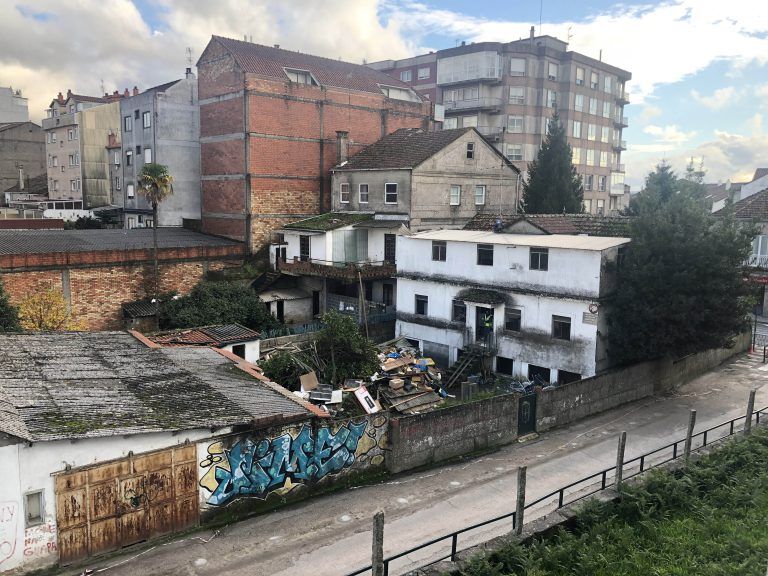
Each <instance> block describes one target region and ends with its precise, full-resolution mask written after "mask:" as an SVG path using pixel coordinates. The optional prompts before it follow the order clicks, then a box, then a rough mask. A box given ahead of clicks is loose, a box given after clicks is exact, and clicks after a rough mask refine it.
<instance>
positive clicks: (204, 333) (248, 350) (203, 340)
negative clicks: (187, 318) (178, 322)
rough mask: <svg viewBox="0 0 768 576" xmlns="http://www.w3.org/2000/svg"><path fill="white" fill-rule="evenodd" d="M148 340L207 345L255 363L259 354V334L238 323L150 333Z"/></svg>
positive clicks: (163, 344) (162, 343) (169, 343)
mask: <svg viewBox="0 0 768 576" xmlns="http://www.w3.org/2000/svg"><path fill="white" fill-rule="evenodd" d="M147 338H148V339H149V340H151V341H152V342H154V343H155V344H159V345H160V346H167V347H178V346H209V347H211V348H218V349H220V350H226V351H228V352H231V353H232V354H234V355H235V356H239V357H240V358H242V359H243V360H247V361H248V362H252V363H255V362H257V361H258V359H259V355H260V342H261V336H260V335H259V333H258V332H256V331H254V330H251V329H250V328H246V327H245V326H241V325H240V324H217V325H215V326H200V327H198V328H183V329H181V330H169V331H167V332H160V333H157V334H151V335H149V336H148V337H147Z"/></svg>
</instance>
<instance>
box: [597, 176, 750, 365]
mask: <svg viewBox="0 0 768 576" xmlns="http://www.w3.org/2000/svg"><path fill="white" fill-rule="evenodd" d="M692 177H693V176H692ZM701 190H702V185H701V183H700V182H697V181H696V180H688V179H686V178H683V179H678V178H677V176H676V175H675V173H674V172H673V171H672V170H671V169H670V167H669V166H668V165H666V164H660V165H659V166H657V168H656V171H655V172H652V173H651V174H649V175H648V177H647V179H646V187H645V190H644V191H643V192H642V193H641V194H639V195H638V197H637V198H635V199H633V201H632V204H631V205H630V213H631V214H632V215H633V216H634V218H633V220H632V223H631V225H630V226H631V236H632V242H631V243H630V244H629V246H628V248H627V252H626V257H625V258H624V261H623V262H622V263H621V265H620V266H619V270H618V289H617V291H616V296H615V301H614V302H613V310H614V311H615V313H614V314H613V315H612V316H611V317H610V321H611V322H610V326H611V330H610V332H609V353H610V355H611V357H612V358H613V359H614V360H615V361H617V362H621V363H629V362H636V361H642V360H648V359H654V358H661V357H671V358H679V357H682V356H685V355H688V354H693V353H695V352H700V351H703V350H709V349H713V348H722V347H728V346H731V345H732V344H733V341H734V338H735V337H736V336H737V335H738V334H740V333H741V332H743V331H744V330H745V329H746V328H747V326H748V319H747V314H748V312H749V310H750V308H751V305H752V301H751V297H750V295H751V288H750V285H749V283H748V282H746V281H745V278H744V267H743V263H744V259H745V258H746V257H747V255H748V254H749V252H750V250H751V242H752V238H753V237H754V236H755V234H756V230H755V229H754V227H752V226H745V225H743V224H739V223H737V222H736V221H735V220H734V218H733V217H732V215H729V214H726V215H725V216H722V217H717V218H715V217H713V216H712V215H711V214H710V213H709V212H708V211H707V209H706V208H704V207H703V205H702V202H701Z"/></svg>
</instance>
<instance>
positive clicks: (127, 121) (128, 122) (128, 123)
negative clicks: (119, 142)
mask: <svg viewBox="0 0 768 576" xmlns="http://www.w3.org/2000/svg"><path fill="white" fill-rule="evenodd" d="M131 130H133V118H131V117H130V116H126V117H125V118H123V131H124V132H130V131H131Z"/></svg>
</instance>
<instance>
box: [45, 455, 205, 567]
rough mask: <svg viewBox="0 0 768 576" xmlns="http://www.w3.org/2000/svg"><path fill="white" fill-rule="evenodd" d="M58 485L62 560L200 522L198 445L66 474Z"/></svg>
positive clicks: (91, 554) (116, 546) (57, 518)
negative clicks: (196, 447)
mask: <svg viewBox="0 0 768 576" xmlns="http://www.w3.org/2000/svg"><path fill="white" fill-rule="evenodd" d="M55 485H56V488H55V489H56V521H57V524H58V535H59V556H60V561H61V563H62V564H68V563H71V562H75V561H77V560H82V559H83V558H86V557H88V556H94V555H96V554H101V553H104V552H110V551H113V550H117V549H119V548H122V547H124V546H130V545H131V544H135V543H137V542H141V541H143V540H149V539H151V538H156V537H158V536H163V535H165V534H169V533H171V532H175V531H178V530H183V529H184V528H188V527H190V526H196V525H197V523H198V519H199V504H198V494H197V451H196V449H195V445H194V444H186V445H183V446H178V447H174V448H168V449H165V450H160V451H157V452H149V453H146V454H140V455H138V456H128V457H127V458H121V459H119V460H112V461H110V462H107V463H103V464H97V465H94V466H88V467H83V468H78V469H75V470H70V471H67V472H62V473H59V474H57V475H56V476H55Z"/></svg>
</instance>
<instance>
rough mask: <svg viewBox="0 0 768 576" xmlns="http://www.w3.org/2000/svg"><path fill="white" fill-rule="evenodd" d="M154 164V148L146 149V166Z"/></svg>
mask: <svg viewBox="0 0 768 576" xmlns="http://www.w3.org/2000/svg"><path fill="white" fill-rule="evenodd" d="M150 162H152V148H144V164H149V163H150Z"/></svg>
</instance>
